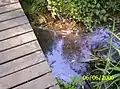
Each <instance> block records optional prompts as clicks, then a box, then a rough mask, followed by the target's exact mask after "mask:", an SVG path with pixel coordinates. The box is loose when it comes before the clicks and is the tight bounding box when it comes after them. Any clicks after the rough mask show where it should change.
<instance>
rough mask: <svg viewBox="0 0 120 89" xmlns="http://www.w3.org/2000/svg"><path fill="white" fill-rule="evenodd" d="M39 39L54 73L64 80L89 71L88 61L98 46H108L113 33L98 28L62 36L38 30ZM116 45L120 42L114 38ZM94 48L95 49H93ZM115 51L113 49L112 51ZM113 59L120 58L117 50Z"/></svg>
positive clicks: (105, 52) (119, 44) (101, 54)
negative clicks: (80, 34)
mask: <svg viewBox="0 0 120 89" xmlns="http://www.w3.org/2000/svg"><path fill="white" fill-rule="evenodd" d="M36 31H37V32H36V33H37V34H36V35H37V37H38V40H39V42H40V44H41V47H42V49H43V52H44V54H45V56H46V57H47V61H48V63H49V65H50V67H51V69H52V72H53V74H54V75H55V76H56V77H57V78H59V79H62V80H64V81H70V78H71V77H74V76H79V77H81V75H82V74H86V73H87V63H86V62H88V61H89V60H91V55H92V54H93V51H94V49H96V48H107V47H108V46H109V45H110V44H109V43H110V41H111V33H110V31H109V30H107V29H103V28H96V29H95V30H94V31H93V32H91V33H87V34H85V35H82V36H79V35H77V36H73V35H68V36H66V37H63V36H61V35H60V34H58V33H55V32H54V31H48V30H40V29H38V30H36ZM112 42H113V43H114V45H115V46H117V47H120V42H119V41H118V40H117V39H116V38H112ZM92 50H93V51H92ZM108 51H109V49H107V50H104V52H101V53H100V54H99V55H100V56H105V55H107V53H108ZM113 51H115V50H114V49H112V51H111V53H112V52H113ZM112 59H117V60H118V59H120V56H118V52H115V55H113V57H112Z"/></svg>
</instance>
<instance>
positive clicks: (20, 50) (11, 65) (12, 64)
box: [0, 0, 60, 89]
mask: <svg viewBox="0 0 120 89" xmlns="http://www.w3.org/2000/svg"><path fill="white" fill-rule="evenodd" d="M0 89H60V88H59V86H58V85H57V82H56V80H55V78H54V76H53V75H52V73H51V69H50V68H49V66H48V64H47V61H46V59H45V57H44V55H43V52H42V50H41V47H40V45H39V43H38V41H37V39H36V36H35V35H34V32H33V29H32V28H31V26H30V24H29V21H28V19H27V18H26V16H25V14H24V12H23V9H22V8H21V5H20V3H19V1H17V0H0Z"/></svg>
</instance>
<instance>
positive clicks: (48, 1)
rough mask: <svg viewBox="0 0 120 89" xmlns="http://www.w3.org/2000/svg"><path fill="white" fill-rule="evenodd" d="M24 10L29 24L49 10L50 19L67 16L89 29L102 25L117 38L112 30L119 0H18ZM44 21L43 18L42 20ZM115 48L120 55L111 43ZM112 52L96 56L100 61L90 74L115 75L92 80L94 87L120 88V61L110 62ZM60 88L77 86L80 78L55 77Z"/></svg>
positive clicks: (117, 17)
mask: <svg viewBox="0 0 120 89" xmlns="http://www.w3.org/2000/svg"><path fill="white" fill-rule="evenodd" d="M20 1H21V4H22V6H23V8H24V11H25V12H26V14H27V15H28V18H29V20H30V22H31V24H32V26H33V27H34V26H39V25H40V24H41V23H42V22H41V21H40V22H39V21H38V19H39V18H40V17H43V18H44V19H45V21H46V17H45V15H47V14H48V13H51V16H52V17H53V19H63V18H69V19H74V20H76V22H79V23H82V24H84V25H85V27H86V28H87V29H88V31H92V28H94V27H96V26H105V27H109V28H110V29H111V32H112V34H113V35H114V36H115V37H116V38H117V39H118V40H119V41H120V34H119V33H114V32H115V26H116V24H117V23H120V0H20ZM45 21H43V22H45ZM111 48H114V49H115V50H116V51H117V52H118V54H119V55H120V48H118V47H115V46H114V45H112V44H111V45H110V47H109V50H111ZM111 55H112V54H111V53H109V54H108V55H107V56H106V57H97V55H95V57H97V59H99V60H100V62H97V63H96V64H95V69H94V70H93V71H92V72H91V74H96V73H97V74H102V75H110V76H113V77H114V80H112V81H98V82H95V81H91V82H90V84H91V85H92V86H93V88H94V89H120V61H119V62H117V63H114V62H112V61H111V60H110V59H111ZM58 83H59V84H60V86H61V89H77V88H76V87H77V85H81V84H82V82H81V79H79V78H73V79H72V81H71V82H70V83H63V82H62V81H58Z"/></svg>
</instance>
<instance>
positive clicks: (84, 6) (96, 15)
mask: <svg viewBox="0 0 120 89" xmlns="http://www.w3.org/2000/svg"><path fill="white" fill-rule="evenodd" d="M47 1H48V9H49V10H50V11H51V13H52V16H53V17H55V15H57V16H58V17H59V16H61V14H62V15H63V14H64V15H66V16H68V17H69V18H70V17H72V18H74V19H76V20H77V21H79V22H82V23H83V24H84V25H85V26H86V27H87V28H88V29H89V30H90V29H91V28H93V27H94V26H96V25H101V24H102V23H103V22H104V23H105V22H107V21H111V20H113V17H115V18H119V17H118V16H117V15H116V14H118V13H119V11H120V1H119V0H106V1H104V0H47ZM113 15H114V16H113ZM102 25H103V24H102Z"/></svg>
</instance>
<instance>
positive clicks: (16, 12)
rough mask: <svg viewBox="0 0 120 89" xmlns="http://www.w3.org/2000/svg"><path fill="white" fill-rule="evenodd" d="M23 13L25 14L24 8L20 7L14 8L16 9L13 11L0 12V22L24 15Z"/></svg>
mask: <svg viewBox="0 0 120 89" xmlns="http://www.w3.org/2000/svg"><path fill="white" fill-rule="evenodd" d="M23 15H25V14H24V11H23V10H22V9H18V10H14V11H11V12H8V13H4V14H0V22H1V21H5V20H8V19H12V18H16V17H19V16H23Z"/></svg>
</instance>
